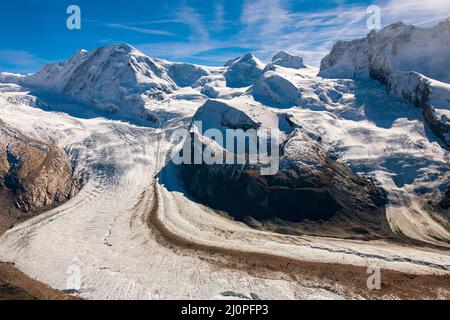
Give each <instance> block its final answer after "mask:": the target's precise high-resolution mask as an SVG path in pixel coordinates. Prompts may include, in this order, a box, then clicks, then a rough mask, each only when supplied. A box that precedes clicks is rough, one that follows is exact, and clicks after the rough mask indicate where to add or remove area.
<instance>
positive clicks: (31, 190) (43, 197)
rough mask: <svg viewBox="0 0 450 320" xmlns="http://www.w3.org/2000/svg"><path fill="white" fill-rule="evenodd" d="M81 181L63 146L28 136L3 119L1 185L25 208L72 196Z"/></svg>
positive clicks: (7, 193)
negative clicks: (9, 125)
mask: <svg viewBox="0 0 450 320" xmlns="http://www.w3.org/2000/svg"><path fill="white" fill-rule="evenodd" d="M79 187H80V184H79V181H77V180H75V179H74V178H73V177H72V166H71V163H70V161H69V159H68V157H67V155H66V154H65V153H64V151H63V150H61V149H59V148H57V147H55V146H51V145H48V144H45V143H43V142H39V141H36V140H33V139H31V138H28V137H26V136H25V135H23V134H22V133H20V132H19V131H17V130H14V129H11V128H9V127H7V126H5V125H4V124H3V123H2V122H1V121H0V189H1V191H2V192H1V193H2V194H3V195H4V197H6V196H7V195H10V196H11V198H10V200H11V202H13V204H14V205H15V206H16V207H17V208H19V209H20V210H21V211H23V212H33V211H36V210H39V209H43V208H45V207H49V206H52V205H55V204H57V203H59V202H62V201H64V200H67V199H69V198H71V197H73V196H74V195H75V194H76V193H77V191H78V190H79Z"/></svg>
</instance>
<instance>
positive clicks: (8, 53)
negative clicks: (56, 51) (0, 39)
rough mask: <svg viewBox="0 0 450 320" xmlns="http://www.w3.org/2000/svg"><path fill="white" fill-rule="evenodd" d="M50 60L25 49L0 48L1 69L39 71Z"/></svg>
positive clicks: (26, 71)
mask: <svg viewBox="0 0 450 320" xmlns="http://www.w3.org/2000/svg"><path fill="white" fill-rule="evenodd" d="M48 62H49V61H47V60H45V59H41V58H39V57H37V56H35V55H33V54H31V53H29V52H27V51H23V50H14V49H4V50H0V70H2V71H13V72H19V73H30V72H35V71H37V70H38V69H40V68H41V67H42V66H43V65H45V64H47V63H48Z"/></svg>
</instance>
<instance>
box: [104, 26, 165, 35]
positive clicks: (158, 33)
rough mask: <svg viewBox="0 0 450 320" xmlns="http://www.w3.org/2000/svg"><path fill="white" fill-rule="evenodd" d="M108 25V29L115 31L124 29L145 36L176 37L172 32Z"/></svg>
mask: <svg viewBox="0 0 450 320" xmlns="http://www.w3.org/2000/svg"><path fill="white" fill-rule="evenodd" d="M106 25H107V26H108V27H110V28H114V29H123V30H129V31H134V32H139V33H145V34H153V35H162V36H173V35H174V34H173V33H172V32H169V31H164V30H157V29H147V28H138V27H133V26H129V25H125V24H120V23H107V24H106Z"/></svg>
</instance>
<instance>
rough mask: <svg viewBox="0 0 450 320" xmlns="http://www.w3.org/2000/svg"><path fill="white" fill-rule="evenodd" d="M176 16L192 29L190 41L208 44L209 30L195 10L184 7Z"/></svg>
mask: <svg viewBox="0 0 450 320" xmlns="http://www.w3.org/2000/svg"><path fill="white" fill-rule="evenodd" d="M175 16H176V18H178V19H179V21H180V22H182V23H183V24H185V25H187V26H188V27H189V28H190V30H191V35H190V36H189V40H190V41H197V42H206V41H208V40H209V30H208V29H207V28H206V26H205V24H204V22H203V18H202V16H201V15H200V14H199V13H198V12H197V11H196V10H195V9H193V8H191V7H189V6H183V7H181V8H180V9H179V10H177V11H176V13H175Z"/></svg>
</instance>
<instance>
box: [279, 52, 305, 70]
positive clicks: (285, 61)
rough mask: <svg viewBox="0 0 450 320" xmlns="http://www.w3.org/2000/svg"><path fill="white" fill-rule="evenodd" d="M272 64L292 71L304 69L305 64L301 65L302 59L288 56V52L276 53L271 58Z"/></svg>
mask: <svg viewBox="0 0 450 320" xmlns="http://www.w3.org/2000/svg"><path fill="white" fill-rule="evenodd" d="M272 64H275V65H277V66H281V67H285V68H292V69H300V68H305V67H306V66H305V64H304V63H303V57H299V56H296V55H293V54H290V53H289V52H286V51H280V52H278V53H277V54H276V55H275V56H274V57H273V58H272Z"/></svg>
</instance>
